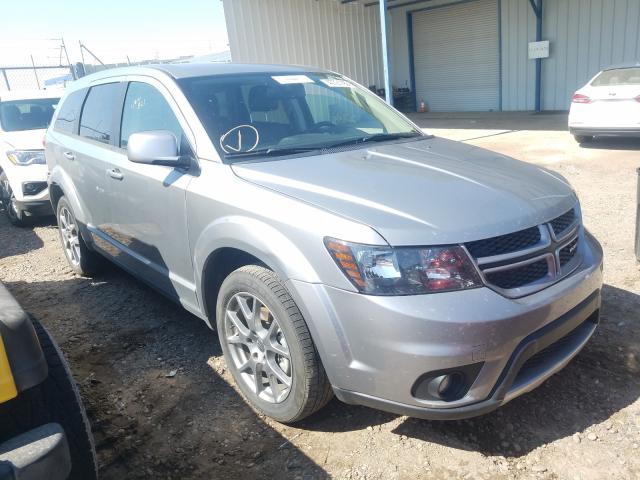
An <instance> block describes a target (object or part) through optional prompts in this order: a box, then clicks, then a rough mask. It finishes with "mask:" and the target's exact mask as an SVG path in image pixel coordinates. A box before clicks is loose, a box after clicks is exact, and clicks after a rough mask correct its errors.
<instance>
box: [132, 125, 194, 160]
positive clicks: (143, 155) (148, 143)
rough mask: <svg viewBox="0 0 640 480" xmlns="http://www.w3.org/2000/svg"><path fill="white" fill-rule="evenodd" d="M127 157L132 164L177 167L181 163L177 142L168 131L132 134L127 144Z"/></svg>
mask: <svg viewBox="0 0 640 480" xmlns="http://www.w3.org/2000/svg"><path fill="white" fill-rule="evenodd" d="M127 157H128V158H129V161H131V162H134V163H145V164H147V165H167V166H178V165H180V164H181V163H182V160H181V157H180V155H179V152H178V141H177V140H176V137H175V135H174V134H173V133H171V132H169V131H168V130H154V131H149V132H138V133H132V134H131V135H130V136H129V140H128V142H127Z"/></svg>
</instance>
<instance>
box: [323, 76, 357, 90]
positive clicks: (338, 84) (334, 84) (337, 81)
mask: <svg viewBox="0 0 640 480" xmlns="http://www.w3.org/2000/svg"><path fill="white" fill-rule="evenodd" d="M320 81H321V82H322V83H324V84H325V85H326V86H327V87H331V88H353V85H352V84H350V83H349V82H347V81H346V80H342V79H341V78H323V79H321V80H320Z"/></svg>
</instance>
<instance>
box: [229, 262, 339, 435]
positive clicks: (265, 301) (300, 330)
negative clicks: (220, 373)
mask: <svg viewBox="0 0 640 480" xmlns="http://www.w3.org/2000/svg"><path fill="white" fill-rule="evenodd" d="M216 317H217V328H218V336H219V338H220V344H221V346H222V350H223V352H224V356H225V359H226V361H227V367H228V368H229V370H230V371H231V373H232V375H233V378H234V380H235V382H236V384H237V385H238V388H239V389H240V391H241V392H242V394H243V395H244V397H245V398H246V399H247V401H248V402H249V404H250V405H251V406H252V407H254V408H255V409H256V410H258V411H259V412H261V413H264V414H265V415H267V416H269V417H272V418H273V419H275V420H277V421H279V422H282V423H291V422H296V421H298V420H302V419H303V418H305V417H307V416H309V415H311V414H312V413H313V412H315V411H316V410H319V409H320V408H322V407H323V406H324V405H325V404H326V403H327V402H328V401H329V400H330V399H331V397H332V396H333V391H332V390H331V385H330V384H329V380H328V379H327V375H326V373H325V371H324V368H323V366H322V363H321V361H320V358H319V356H318V352H317V351H316V348H315V345H314V343H313V340H312V339H311V335H310V334H309V329H308V327H307V324H306V323H305V321H304V318H303V317H302V314H301V313H300V310H298V307H297V306H296V304H295V303H294V302H293V299H292V298H291V296H290V295H289V293H288V292H287V290H286V289H285V287H284V285H283V284H282V282H281V281H280V279H279V278H278V276H277V275H276V274H275V273H274V272H272V271H271V270H268V269H266V268H264V267H260V266H257V265H250V266H245V267H242V268H239V269H238V270H236V271H235V272H233V273H231V274H230V275H229V276H228V277H227V278H226V279H225V281H224V282H223V283H222V286H221V288H220V292H219V295H218V302H217V308H216Z"/></svg>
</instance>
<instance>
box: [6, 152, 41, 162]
mask: <svg viewBox="0 0 640 480" xmlns="http://www.w3.org/2000/svg"><path fill="white" fill-rule="evenodd" d="M7 158H8V159H9V161H10V162H11V163H13V164H15V165H35V164H40V165H44V164H46V163H47V162H46V161H45V159H44V150H12V151H10V152H7Z"/></svg>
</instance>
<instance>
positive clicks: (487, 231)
mask: <svg viewBox="0 0 640 480" xmlns="http://www.w3.org/2000/svg"><path fill="white" fill-rule="evenodd" d="M46 159H47V164H48V166H49V172H50V176H49V185H50V193H51V201H52V203H53V207H54V210H55V211H56V212H57V217H58V223H59V227H60V238H61V240H62V245H63V248H64V252H65V254H66V256H67V259H68V261H69V263H70V265H71V267H72V268H73V269H74V270H75V271H76V272H77V273H78V274H81V275H86V274H89V273H91V272H92V271H94V270H95V268H96V267H97V266H98V264H99V262H98V259H99V258H101V257H103V256H104V257H107V258H108V259H110V260H112V261H113V262H115V263H117V264H118V265H120V266H121V267H123V268H124V269H126V270H129V271H130V272H132V273H133V274H135V275H136V276H138V277H139V278H140V279H142V280H144V281H145V282H147V283H148V284H150V285H152V286H153V287H155V288H156V289H158V290H159V291H161V292H162V293H164V294H165V295H167V296H169V297H171V298H173V299H174V300H175V301H177V302H179V303H180V304H182V305H183V306H184V307H185V308H186V309H187V310H189V311H190V312H192V313H194V314H195V315H197V316H198V317H200V318H202V319H203V320H204V321H205V322H207V324H208V325H209V326H210V327H211V328H215V329H216V330H217V331H218V336H219V339H220V343H221V345H222V349H223V351H224V355H225V358H226V361H227V364H228V368H229V369H230V370H231V372H232V373H233V376H234V378H235V381H236V383H237V385H238V387H239V389H240V390H241V391H242V393H243V394H244V396H245V398H246V399H247V400H248V401H249V402H250V403H251V404H252V406H253V407H255V408H256V409H257V410H259V411H261V412H263V413H265V414H266V415H269V416H271V417H273V418H275V419H277V420H279V421H281V422H294V421H296V420H300V419H302V418H304V417H306V416H308V415H310V414H311V413H313V412H314V411H316V410H318V409H319V408H320V407H322V406H323V405H324V404H325V403H326V402H327V401H328V400H329V399H330V398H331V397H332V394H333V393H335V394H336V396H337V397H338V398H339V399H341V400H342V401H344V402H347V403H354V404H361V405H368V406H371V407H374V408H379V409H382V410H387V411H391V412H396V413H399V414H406V415H410V416H415V417H423V418H433V419H457V418H464V417H470V416H475V415H479V414H483V413H486V412H488V411H491V410H493V409H495V408H497V407H498V406H500V405H502V404H504V403H506V402H508V401H510V400H511V399H513V398H515V397H517V396H518V395H520V394H522V393H524V392H527V391H529V390H531V389H533V388H535V387H536V386H538V385H540V384H541V383H542V382H543V381H544V380H545V379H546V378H548V377H549V376H550V375H552V374H553V373H555V372H557V371H558V370H560V369H561V368H562V367H564V366H565V365H566V364H567V363H568V362H569V361H570V360H571V358H572V357H573V356H574V355H576V354H577V353H578V351H580V349H581V348H582V347H583V346H584V345H585V343H586V342H587V341H588V339H589V338H590V337H591V335H592V334H593V332H594V330H595V328H596V325H597V323H598V315H599V308H600V290H601V286H602V250H601V248H600V246H599V244H598V242H597V241H596V240H595V239H594V238H593V237H592V236H591V235H590V234H589V233H588V232H587V231H586V230H585V229H584V227H583V226H582V223H581V214H580V205H579V203H578V199H577V198H576V195H575V192H574V191H573V190H572V188H571V187H570V186H569V185H568V184H567V182H566V181H565V179H563V178H562V177H561V176H559V175H558V174H555V173H553V172H550V171H547V170H543V169H541V168H538V167H535V166H533V165H530V164H526V163H521V162H518V161H516V160H513V159H510V158H506V157H504V156H502V155H499V154H496V153H493V152H490V151H486V150H482V149H479V148H475V147H472V146H470V145H465V144H461V143H457V142H453V141H449V140H445V139H442V138H437V137H433V136H430V135H426V134H425V133H423V132H422V131H421V130H420V129H419V128H418V127H417V126H416V125H414V124H413V123H412V122H411V121H409V120H408V119H407V118H405V117H404V116H402V115H401V114H400V113H398V112H397V111H395V110H394V109H393V108H391V107H389V106H388V105H387V104H385V103H384V102H383V101H381V100H380V99H379V98H378V97H377V96H376V95H374V94H373V93H371V92H369V91H368V90H366V89H364V88H362V87H360V86H358V85H357V84H355V83H353V82H352V81H350V80H349V79H347V78H345V77H343V76H340V75H338V74H335V73H331V72H326V71H319V70H309V69H301V68H297V67H286V66H264V65H262V66H257V65H234V64H223V65H220V64H219V65H215V64H180V65H157V66H146V67H130V68H124V69H115V70H109V71H105V72H103V73H100V74H94V75H90V76H88V77H86V78H84V79H82V80H80V81H77V82H74V84H73V85H72V86H71V87H70V88H68V91H67V92H66V94H65V96H64V98H63V99H62V101H61V105H60V107H59V108H58V109H57V112H56V114H55V116H54V119H53V124H52V126H51V127H50V128H49V130H48V131H47V134H46Z"/></svg>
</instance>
